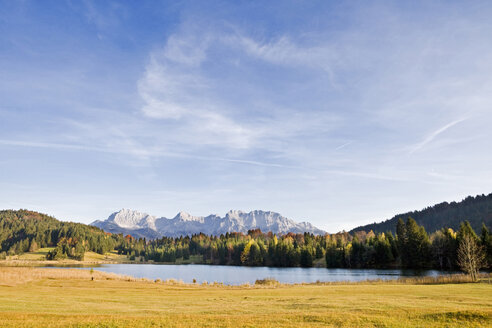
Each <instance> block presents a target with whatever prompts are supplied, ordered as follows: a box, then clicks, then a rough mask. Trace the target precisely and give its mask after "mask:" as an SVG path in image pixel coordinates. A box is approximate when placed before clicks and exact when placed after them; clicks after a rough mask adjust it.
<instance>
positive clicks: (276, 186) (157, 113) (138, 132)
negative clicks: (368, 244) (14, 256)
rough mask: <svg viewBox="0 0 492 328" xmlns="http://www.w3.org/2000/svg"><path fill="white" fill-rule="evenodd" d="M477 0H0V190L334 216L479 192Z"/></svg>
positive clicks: (487, 141)
mask: <svg viewBox="0 0 492 328" xmlns="http://www.w3.org/2000/svg"><path fill="white" fill-rule="evenodd" d="M490 17H492V2H490V1H483V2H480V1H442V2H441V1H411V2H406V1H347V2H343V1H212V0H211V1H162V2H159V1H136V2H131V1H121V2H118V1H7V0H6V1H3V0H0V77H1V78H0V208H1V209H19V208H26V209H31V210H36V211H41V212H43V213H47V214H50V215H53V216H55V217H56V218H58V219H61V220H70V221H78V222H83V223H89V222H92V221H94V220H96V219H105V218H107V217H108V216H109V215H110V214H111V213H112V212H115V211H118V210H119V209H121V208H130V209H134V210H139V211H142V212H146V213H149V214H152V215H156V216H164V217H168V218H171V217H174V215H175V214H176V213H177V212H179V211H181V210H184V211H186V212H189V213H191V214H192V215H200V216H204V215H208V214H219V215H224V214H225V213H226V212H227V211H229V210H231V209H235V210H244V211H250V210H255V209H260V210H271V211H276V212H279V213H281V214H282V215H284V216H286V217H289V218H291V219H293V220H295V221H305V220H307V221H309V222H311V223H313V224H314V225H316V226H317V227H319V228H321V229H324V230H327V231H329V232H336V231H341V230H343V229H345V230H349V229H351V228H354V227H356V226H359V225H362V224H367V223H372V222H375V221H382V220H385V219H389V218H391V217H392V216H393V215H395V214H398V213H404V212H406V211H410V210H418V209H422V208H425V207H427V206H430V205H433V204H436V203H439V202H442V201H459V200H461V199H463V198H465V197H466V196H468V195H478V194H488V193H491V192H492V20H491V19H490Z"/></svg>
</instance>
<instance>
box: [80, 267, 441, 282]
mask: <svg viewBox="0 0 492 328" xmlns="http://www.w3.org/2000/svg"><path fill="white" fill-rule="evenodd" d="M80 269H83V270H90V268H89V267H85V268H80ZM94 270H98V271H104V272H112V273H117V274H123V275H129V276H133V277H136V278H148V279H153V280H155V279H161V280H166V279H176V280H182V281H183V282H185V283H192V282H193V279H196V281H197V282H198V283H202V282H204V281H207V282H209V283H210V282H215V281H216V282H219V283H224V284H226V285H240V284H244V283H247V282H249V283H250V284H254V282H255V281H256V279H264V278H274V279H276V280H278V281H279V282H282V283H302V282H307V283H309V282H316V281H318V280H319V281H321V282H334V281H361V280H367V279H398V278H401V277H415V276H438V275H442V274H450V273H451V272H449V271H438V270H425V271H414V270H389V269H384V270H383V269H381V270H380V269H326V268H271V267H243V266H220V265H204V264H187V265H170V264H102V265H99V266H97V267H96V266H95V267H94Z"/></svg>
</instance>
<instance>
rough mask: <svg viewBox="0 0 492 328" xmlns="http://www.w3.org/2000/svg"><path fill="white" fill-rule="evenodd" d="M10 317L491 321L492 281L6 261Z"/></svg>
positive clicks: (422, 323) (104, 323)
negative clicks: (307, 277) (162, 274)
mask: <svg viewBox="0 0 492 328" xmlns="http://www.w3.org/2000/svg"><path fill="white" fill-rule="evenodd" d="M92 277H94V280H92ZM0 326H2V327H19V326H23V327H44V326H50V327H61V326H72V327H160V326H166V327H190V326H194V327H197V326H201V327H238V326H240V327H279V326H282V327H356V326H357V327H361V326H363V327H490V326H492V284H489V283H465V284H438V285H436V284H431V285H417V284H404V283H359V284H332V285H316V284H313V285H275V284H274V285H266V286H265V285H262V286H237V287H229V286H213V285H185V284H179V283H171V282H169V283H163V282H153V281H148V280H147V281H146V280H141V279H132V278H131V277H124V276H117V275H112V274H106V273H100V272H97V271H95V272H93V273H92V274H91V273H90V272H89V271H85V270H73V269H70V270H67V269H65V270H61V269H39V268H9V267H3V268H0Z"/></svg>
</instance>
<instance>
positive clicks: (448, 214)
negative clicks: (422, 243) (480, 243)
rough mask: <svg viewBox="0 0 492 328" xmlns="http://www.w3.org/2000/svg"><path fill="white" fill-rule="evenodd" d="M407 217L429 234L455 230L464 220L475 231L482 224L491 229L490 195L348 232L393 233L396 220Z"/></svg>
mask: <svg viewBox="0 0 492 328" xmlns="http://www.w3.org/2000/svg"><path fill="white" fill-rule="evenodd" d="M408 217H412V218H413V219H415V221H417V223H418V224H419V225H422V226H424V228H425V230H426V231H428V232H429V233H431V232H434V231H436V230H439V229H441V228H452V229H453V230H457V229H458V228H459V227H460V223H461V222H462V221H464V220H468V221H469V222H470V224H471V226H472V227H473V229H475V231H480V229H481V227H482V223H485V225H486V226H487V227H488V228H489V229H492V194H489V195H487V196H486V195H479V196H476V197H472V196H469V197H467V198H465V199H464V200H462V201H461V202H451V203H448V202H444V203H440V204H437V205H434V206H432V207H427V208H425V209H423V210H421V211H413V212H408V213H404V214H398V215H396V216H394V217H393V218H392V219H389V220H386V221H384V222H380V223H373V224H368V225H365V226H360V227H357V228H355V229H352V230H351V231H350V232H355V231H370V230H372V231H374V232H375V233H377V232H387V231H391V232H393V233H394V232H395V229H396V224H397V222H398V219H400V218H402V219H404V220H405V219H407V218H408Z"/></svg>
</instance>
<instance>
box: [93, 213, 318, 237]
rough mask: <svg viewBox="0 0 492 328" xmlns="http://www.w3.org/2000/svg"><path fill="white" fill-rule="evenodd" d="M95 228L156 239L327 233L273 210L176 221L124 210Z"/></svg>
mask: <svg viewBox="0 0 492 328" xmlns="http://www.w3.org/2000/svg"><path fill="white" fill-rule="evenodd" d="M91 225H93V226H96V227H98V228H101V229H103V230H105V231H107V232H112V233H123V234H130V235H132V236H134V237H137V238H143V237H145V238H148V239H155V238H160V237H163V236H166V237H178V236H184V235H192V234H197V233H200V232H202V233H204V234H207V235H220V234H225V233H227V232H242V233H247V232H248V230H251V229H260V230H261V231H264V232H268V231H271V232H273V233H279V234H282V233H288V232H294V233H303V232H310V233H313V234H317V235H321V234H325V233H326V232H325V231H323V230H321V229H318V228H316V227H315V226H313V225H312V224H311V223H309V222H301V223H296V222H294V221H293V220H291V219H288V218H286V217H284V216H282V215H280V214H279V213H276V212H271V211H258V210H257V211H251V212H243V211H234V210H231V211H229V212H227V213H226V215H225V216H224V217H220V216H218V215H215V214H212V215H209V216H205V217H203V216H192V215H190V214H188V213H186V212H179V213H178V214H177V215H176V216H175V217H174V218H172V219H168V218H165V217H160V218H158V217H155V216H152V215H149V214H147V213H142V212H138V211H133V210H129V209H122V210H120V211H118V212H115V213H113V214H111V215H110V216H109V217H108V218H107V219H106V220H104V221H100V220H97V221H94V222H92V223H91Z"/></svg>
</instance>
